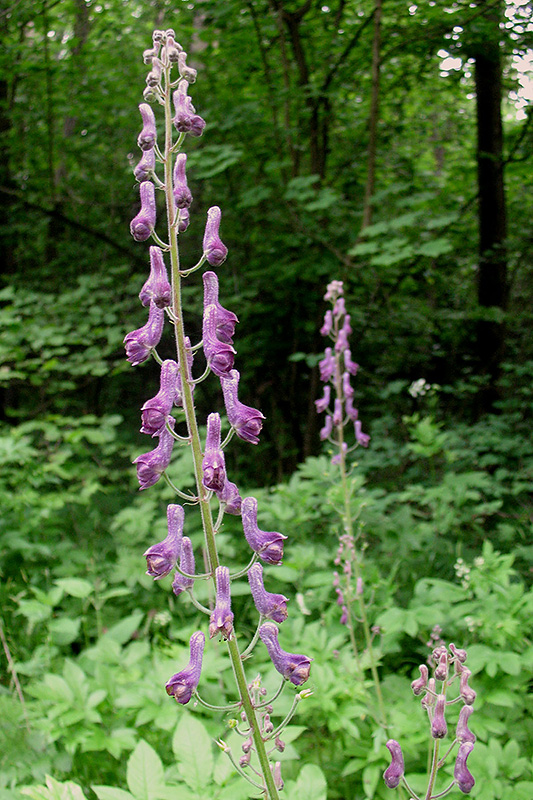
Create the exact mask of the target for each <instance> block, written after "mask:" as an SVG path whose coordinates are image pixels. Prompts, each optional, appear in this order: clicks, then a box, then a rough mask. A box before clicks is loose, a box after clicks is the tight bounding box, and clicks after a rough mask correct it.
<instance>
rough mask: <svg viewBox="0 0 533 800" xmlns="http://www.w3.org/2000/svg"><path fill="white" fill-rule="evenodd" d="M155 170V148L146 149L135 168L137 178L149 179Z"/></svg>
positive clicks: (139, 179)
mask: <svg viewBox="0 0 533 800" xmlns="http://www.w3.org/2000/svg"><path fill="white" fill-rule="evenodd" d="M154 170H155V150H144V151H143V154H142V157H141V160H140V161H139V163H138V164H137V166H136V167H135V169H134V170H133V174H134V175H135V180H137V181H147V180H148V179H149V178H150V176H151V175H152V173H153V172H154Z"/></svg>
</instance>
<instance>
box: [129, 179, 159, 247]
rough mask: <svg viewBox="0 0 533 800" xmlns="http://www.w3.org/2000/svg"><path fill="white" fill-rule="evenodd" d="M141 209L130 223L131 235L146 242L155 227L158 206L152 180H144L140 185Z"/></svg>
mask: <svg viewBox="0 0 533 800" xmlns="http://www.w3.org/2000/svg"><path fill="white" fill-rule="evenodd" d="M140 194H141V210H140V211H139V213H138V214H137V216H136V217H134V218H133V219H132V221H131V223H130V231H131V235H132V236H133V238H134V239H135V241H136V242H145V241H146V240H147V239H149V238H150V236H151V234H152V231H153V230H154V228H155V217H156V206H155V189H154V184H153V183H152V182H151V181H143V182H142V183H141V185H140Z"/></svg>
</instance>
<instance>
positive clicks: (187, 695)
mask: <svg viewBox="0 0 533 800" xmlns="http://www.w3.org/2000/svg"><path fill="white" fill-rule="evenodd" d="M204 645H205V636H204V634H203V633H201V632H200V631H197V632H196V633H193V635H192V636H191V638H190V641H189V649H190V660H189V665H188V667H187V668H186V669H184V670H182V671H181V672H178V673H176V675H173V676H172V678H171V679H170V680H169V681H168V683H167V684H166V686H165V689H166V690H167V694H168V695H170V696H171V697H174V698H175V699H176V700H177V702H178V703H181V704H182V705H185V704H186V703H188V702H189V700H190V699H191V697H192V694H193V692H194V691H195V690H196V687H197V686H198V684H199V682H200V674H201V671H202V657H203V654H204Z"/></svg>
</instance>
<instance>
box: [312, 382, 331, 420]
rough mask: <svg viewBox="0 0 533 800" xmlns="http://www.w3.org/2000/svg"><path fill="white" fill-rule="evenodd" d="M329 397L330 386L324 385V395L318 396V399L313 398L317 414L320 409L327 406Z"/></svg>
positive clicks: (320, 411) (323, 409)
mask: <svg viewBox="0 0 533 800" xmlns="http://www.w3.org/2000/svg"><path fill="white" fill-rule="evenodd" d="M330 398H331V386H328V385H326V386H324V395H323V396H322V397H321V398H320V400H315V406H316V411H317V414H321V413H322V411H325V410H326V408H327V407H328V406H329V401H330Z"/></svg>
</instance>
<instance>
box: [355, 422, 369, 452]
mask: <svg viewBox="0 0 533 800" xmlns="http://www.w3.org/2000/svg"><path fill="white" fill-rule="evenodd" d="M354 428H355V438H356V441H357V444H360V445H361V446H362V447H368V443H369V442H370V436H369V435H368V433H363V431H362V429H361V422H360V420H358V419H356V420H355V422H354Z"/></svg>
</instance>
